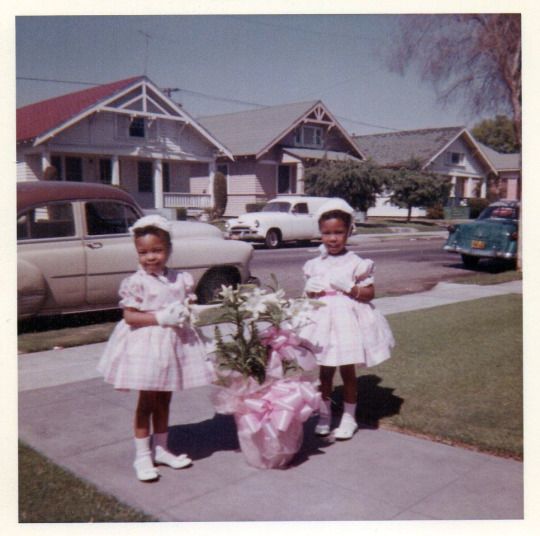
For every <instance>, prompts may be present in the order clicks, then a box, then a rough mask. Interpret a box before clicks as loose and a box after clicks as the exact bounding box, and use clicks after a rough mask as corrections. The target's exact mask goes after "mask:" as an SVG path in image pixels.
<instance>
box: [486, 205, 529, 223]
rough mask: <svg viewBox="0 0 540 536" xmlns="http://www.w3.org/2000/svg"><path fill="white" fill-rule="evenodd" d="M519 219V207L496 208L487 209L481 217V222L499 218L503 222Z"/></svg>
mask: <svg viewBox="0 0 540 536" xmlns="http://www.w3.org/2000/svg"><path fill="white" fill-rule="evenodd" d="M518 217H519V209H518V208H517V207H511V206H509V207H505V206H494V207H487V208H485V209H484V210H483V211H482V213H481V214H480V216H478V219H479V220H486V219H488V218H497V219H503V220H517V219H518Z"/></svg>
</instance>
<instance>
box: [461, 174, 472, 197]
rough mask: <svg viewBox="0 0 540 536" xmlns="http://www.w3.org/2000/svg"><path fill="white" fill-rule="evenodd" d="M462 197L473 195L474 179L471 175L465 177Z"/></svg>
mask: <svg viewBox="0 0 540 536" xmlns="http://www.w3.org/2000/svg"><path fill="white" fill-rule="evenodd" d="M463 197H474V180H473V178H472V177H468V178H467V182H466V187H465V193H464V195H463Z"/></svg>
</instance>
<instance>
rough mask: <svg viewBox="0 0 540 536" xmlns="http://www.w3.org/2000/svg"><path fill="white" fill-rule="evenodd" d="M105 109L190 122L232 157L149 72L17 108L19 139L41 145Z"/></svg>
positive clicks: (19, 140) (203, 135)
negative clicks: (168, 94)
mask: <svg viewBox="0 0 540 536" xmlns="http://www.w3.org/2000/svg"><path fill="white" fill-rule="evenodd" d="M102 111H108V112H112V113H123V114H129V115H134V114H135V115H137V116H141V117H149V118H150V119H155V118H156V117H162V118H165V119H170V120H174V121H179V122H182V123H185V124H189V125H190V126H191V127H193V128H194V129H195V130H196V131H197V132H199V134H200V135H201V136H202V137H203V138H206V140H207V141H208V142H209V143H211V144H212V145H214V146H215V147H216V148H218V149H219V150H220V151H222V152H223V153H224V154H225V155H227V156H229V157H230V158H232V155H231V153H230V152H229V151H228V149H227V148H226V147H225V146H224V145H223V144H222V143H221V142H220V141H219V140H217V139H216V138H215V137H214V136H212V134H210V133H209V132H208V131H207V130H206V129H204V128H203V127H202V126H201V125H200V124H199V123H197V121H195V119H193V118H192V117H191V116H190V115H189V114H188V113H187V112H186V111H185V110H184V109H182V108H180V107H179V106H178V105H177V104H176V103H174V102H173V101H172V100H171V99H169V98H168V97H167V96H166V95H165V94H163V93H162V92H161V90H160V89H159V88H158V87H157V86H155V85H154V84H153V83H152V82H151V81H150V80H149V79H148V78H147V77H146V76H135V77H132V78H127V79H125V80H119V81H117V82H112V83H110V84H104V85H101V86H96V87H92V88H90V89H83V90H81V91H76V92H74V93H68V94H67V95H61V96H60V97H54V98H52V99H47V100H44V101H40V102H36V103H34V104H29V105H28V106H23V107H22V108H19V109H17V142H33V143H34V145H39V144H40V143H42V142H43V141H46V140H47V139H49V138H51V137H53V136H55V135H56V134H57V133H59V132H61V131H62V130H64V129H66V128H68V127H69V126H71V125H73V124H75V123H77V122H79V121H81V120H82V119H84V118H85V117H87V116H89V115H91V114H93V113H98V112H102Z"/></svg>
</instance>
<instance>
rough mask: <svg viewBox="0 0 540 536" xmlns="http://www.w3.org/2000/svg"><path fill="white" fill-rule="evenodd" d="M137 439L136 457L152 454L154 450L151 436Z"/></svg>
mask: <svg viewBox="0 0 540 536" xmlns="http://www.w3.org/2000/svg"><path fill="white" fill-rule="evenodd" d="M134 439H135V459H136V460H138V459H139V458H146V457H147V456H148V457H151V456H152V451H151V450H150V436H147V437H136V438H134Z"/></svg>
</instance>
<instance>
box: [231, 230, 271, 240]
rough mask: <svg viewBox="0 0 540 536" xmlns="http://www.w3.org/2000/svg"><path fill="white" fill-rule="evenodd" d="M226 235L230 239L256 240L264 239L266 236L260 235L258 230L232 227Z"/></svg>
mask: <svg viewBox="0 0 540 536" xmlns="http://www.w3.org/2000/svg"><path fill="white" fill-rule="evenodd" d="M225 237H226V238H228V239H229V240H251V241H254V242H255V241H258V240H264V236H262V235H260V234H259V233H258V232H257V231H252V230H250V229H247V230H246V229H241V230H235V229H231V230H229V231H228V232H227V234H226V235H225Z"/></svg>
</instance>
